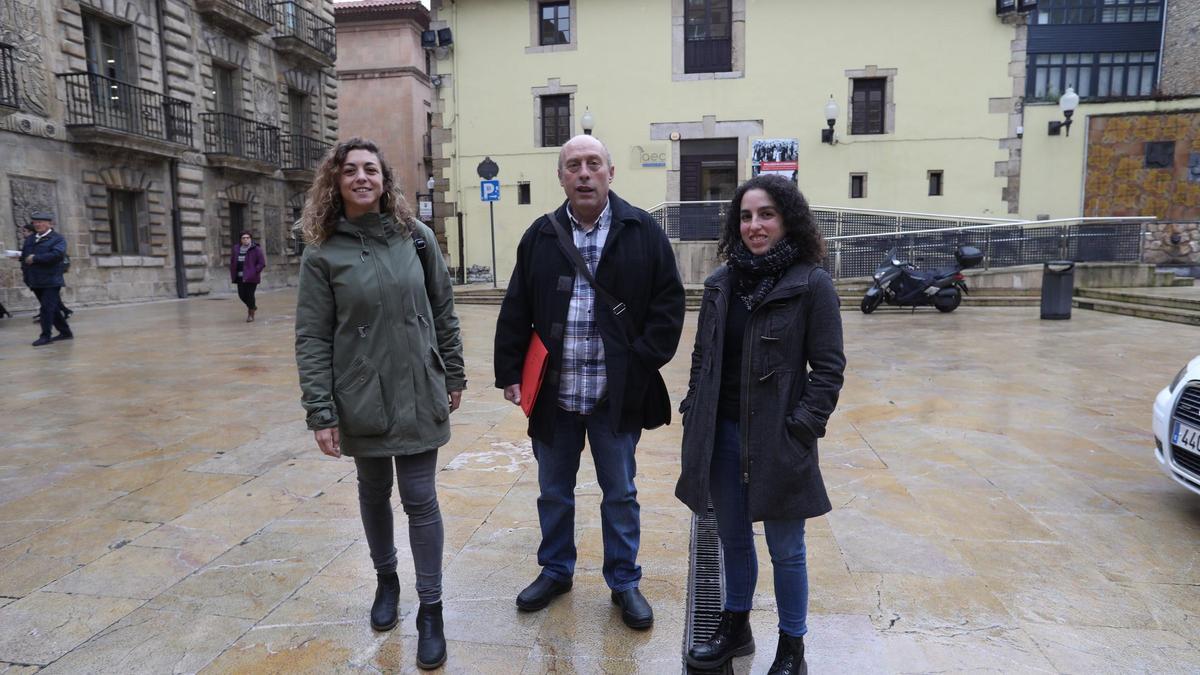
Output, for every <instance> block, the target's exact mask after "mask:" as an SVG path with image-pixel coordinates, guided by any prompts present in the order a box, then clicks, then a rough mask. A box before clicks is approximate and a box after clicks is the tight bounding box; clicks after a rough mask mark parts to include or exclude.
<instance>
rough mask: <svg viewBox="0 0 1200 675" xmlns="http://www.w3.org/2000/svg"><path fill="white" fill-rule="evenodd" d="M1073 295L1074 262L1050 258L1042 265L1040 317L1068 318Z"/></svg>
mask: <svg viewBox="0 0 1200 675" xmlns="http://www.w3.org/2000/svg"><path fill="white" fill-rule="evenodd" d="M1074 295H1075V263H1074V262H1072V261H1070V260H1051V261H1050V262H1048V263H1045V264H1043V265H1042V318H1043V319H1070V318H1071V298H1072V296H1074Z"/></svg>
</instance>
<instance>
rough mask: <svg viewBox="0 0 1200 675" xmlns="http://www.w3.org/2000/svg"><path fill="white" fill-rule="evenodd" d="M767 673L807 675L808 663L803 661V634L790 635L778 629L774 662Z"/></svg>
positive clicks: (771, 674)
mask: <svg viewBox="0 0 1200 675" xmlns="http://www.w3.org/2000/svg"><path fill="white" fill-rule="evenodd" d="M767 674H768V675H808V664H807V663H805V661H804V636H803V635H801V636H799V637H792V636H791V635H787V634H786V633H784V632H783V631H779V646H778V647H776V648H775V662H774V663H772V664H771V669H770V670H769V671H767Z"/></svg>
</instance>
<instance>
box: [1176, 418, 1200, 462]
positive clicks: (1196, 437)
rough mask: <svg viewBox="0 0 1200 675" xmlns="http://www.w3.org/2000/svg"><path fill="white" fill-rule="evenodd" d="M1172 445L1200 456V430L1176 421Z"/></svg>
mask: <svg viewBox="0 0 1200 675" xmlns="http://www.w3.org/2000/svg"><path fill="white" fill-rule="evenodd" d="M1171 443H1172V444H1174V445H1178V446H1179V447H1181V448H1183V449H1185V450H1191V451H1192V452H1194V453H1196V454H1197V455H1200V429H1197V428H1196V427H1193V426H1189V425H1187V424H1184V423H1183V422H1180V421H1179V420H1175V428H1174V429H1172V430H1171Z"/></svg>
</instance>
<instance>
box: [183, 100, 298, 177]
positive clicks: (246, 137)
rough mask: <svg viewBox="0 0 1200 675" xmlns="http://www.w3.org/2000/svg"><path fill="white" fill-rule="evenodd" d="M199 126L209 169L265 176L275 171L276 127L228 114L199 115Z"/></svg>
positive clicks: (277, 163)
mask: <svg viewBox="0 0 1200 675" xmlns="http://www.w3.org/2000/svg"><path fill="white" fill-rule="evenodd" d="M200 122H201V124H203V125H204V154H205V155H207V156H208V161H209V163H210V164H211V165H213V166H216V167H219V168H222V169H233V170H236V171H248V172H251V173H262V174H268V175H269V174H273V173H275V170H276V169H278V168H279V127H276V126H271V125H269V124H263V123H262V122H256V121H254V120H252V119H248V118H246V117H241V116H238V115H232V114H229V113H201V114H200Z"/></svg>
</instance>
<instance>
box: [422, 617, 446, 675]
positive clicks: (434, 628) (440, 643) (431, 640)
mask: <svg viewBox="0 0 1200 675" xmlns="http://www.w3.org/2000/svg"><path fill="white" fill-rule="evenodd" d="M445 662H446V635H445V633H444V631H443V630H442V603H441V601H438V602H435V603H433V604H432V605H426V604H424V603H422V604H421V606H420V607H418V608H417V667H418V668H420V669H422V670H433V669H434V668H437V667H439V666H441V665H442V664H443V663H445Z"/></svg>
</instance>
